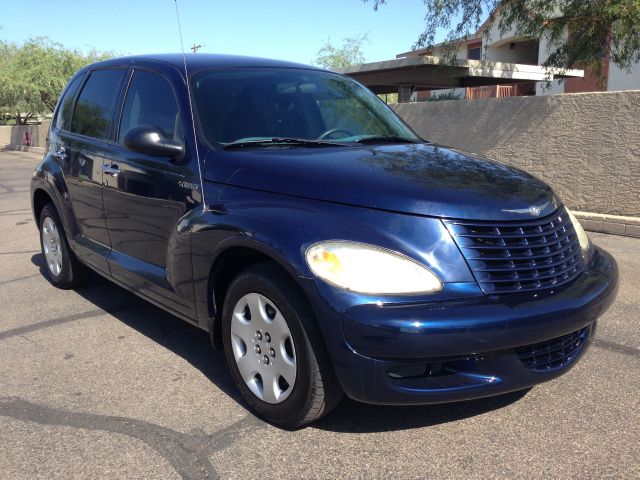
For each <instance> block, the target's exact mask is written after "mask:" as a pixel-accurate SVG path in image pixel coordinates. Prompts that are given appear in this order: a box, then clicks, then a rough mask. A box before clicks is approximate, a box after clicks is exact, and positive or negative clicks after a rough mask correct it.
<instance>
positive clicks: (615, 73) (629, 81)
mask: <svg viewBox="0 0 640 480" xmlns="http://www.w3.org/2000/svg"><path fill="white" fill-rule="evenodd" d="M607 90H609V91H610V92H611V91H616V90H640V65H635V67H633V68H632V69H631V71H630V72H627V71H626V70H625V69H622V68H620V67H618V66H617V65H616V64H614V63H613V62H611V63H609V78H608V80H607Z"/></svg>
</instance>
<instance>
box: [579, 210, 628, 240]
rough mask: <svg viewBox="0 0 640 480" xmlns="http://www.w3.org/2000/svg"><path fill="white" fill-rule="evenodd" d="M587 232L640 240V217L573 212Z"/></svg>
mask: <svg viewBox="0 0 640 480" xmlns="http://www.w3.org/2000/svg"><path fill="white" fill-rule="evenodd" d="M573 214H574V215H575V216H576V218H578V220H580V223H581V224H582V226H583V227H584V229H585V230H588V231H589V232H599V233H610V234H612V235H624V236H627V237H635V238H640V217H625V216H622V215H606V214H603V213H591V212H575V211H574V212H573Z"/></svg>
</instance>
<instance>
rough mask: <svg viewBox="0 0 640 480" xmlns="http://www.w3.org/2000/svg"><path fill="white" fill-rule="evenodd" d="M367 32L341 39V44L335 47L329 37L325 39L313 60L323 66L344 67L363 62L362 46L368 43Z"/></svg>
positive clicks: (330, 67) (329, 67) (331, 67)
mask: <svg viewBox="0 0 640 480" xmlns="http://www.w3.org/2000/svg"><path fill="white" fill-rule="evenodd" d="M368 36H369V35H368V34H367V33H364V34H361V35H355V36H353V37H347V38H345V39H343V41H342V46H340V47H335V46H334V45H333V44H332V43H331V40H330V39H327V40H326V41H325V43H324V45H323V46H322V48H321V49H320V50H318V53H317V54H316V58H315V60H314V61H313V63H315V64H316V65H320V66H321V67H323V68H328V69H335V68H344V67H348V66H349V65H355V64H358V63H364V61H365V57H364V53H363V51H362V48H363V46H364V45H365V44H366V43H369V38H368Z"/></svg>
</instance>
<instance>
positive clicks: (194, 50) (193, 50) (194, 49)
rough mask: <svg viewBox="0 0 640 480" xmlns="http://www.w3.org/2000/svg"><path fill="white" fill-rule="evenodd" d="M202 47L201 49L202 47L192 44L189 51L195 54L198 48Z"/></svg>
mask: <svg viewBox="0 0 640 480" xmlns="http://www.w3.org/2000/svg"><path fill="white" fill-rule="evenodd" d="M202 47H203V45H196V44H195V43H194V44H193V45H192V47H191V51H192V52H193V53H196V52H197V51H198V49H199V48H202Z"/></svg>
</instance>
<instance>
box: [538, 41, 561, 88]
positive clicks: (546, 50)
mask: <svg viewBox="0 0 640 480" xmlns="http://www.w3.org/2000/svg"><path fill="white" fill-rule="evenodd" d="M555 48H556V47H555V46H554V45H553V44H552V43H551V41H550V39H549V36H548V35H547V34H544V35H542V38H540V44H539V46H538V65H542V64H543V63H544V62H546V61H547V58H549V55H550V54H551V52H552V51H553V50H555ZM558 93H564V83H560V81H559V80H554V81H552V82H551V83H550V84H549V85H547V82H538V83H537V84H536V95H557V94H558Z"/></svg>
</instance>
